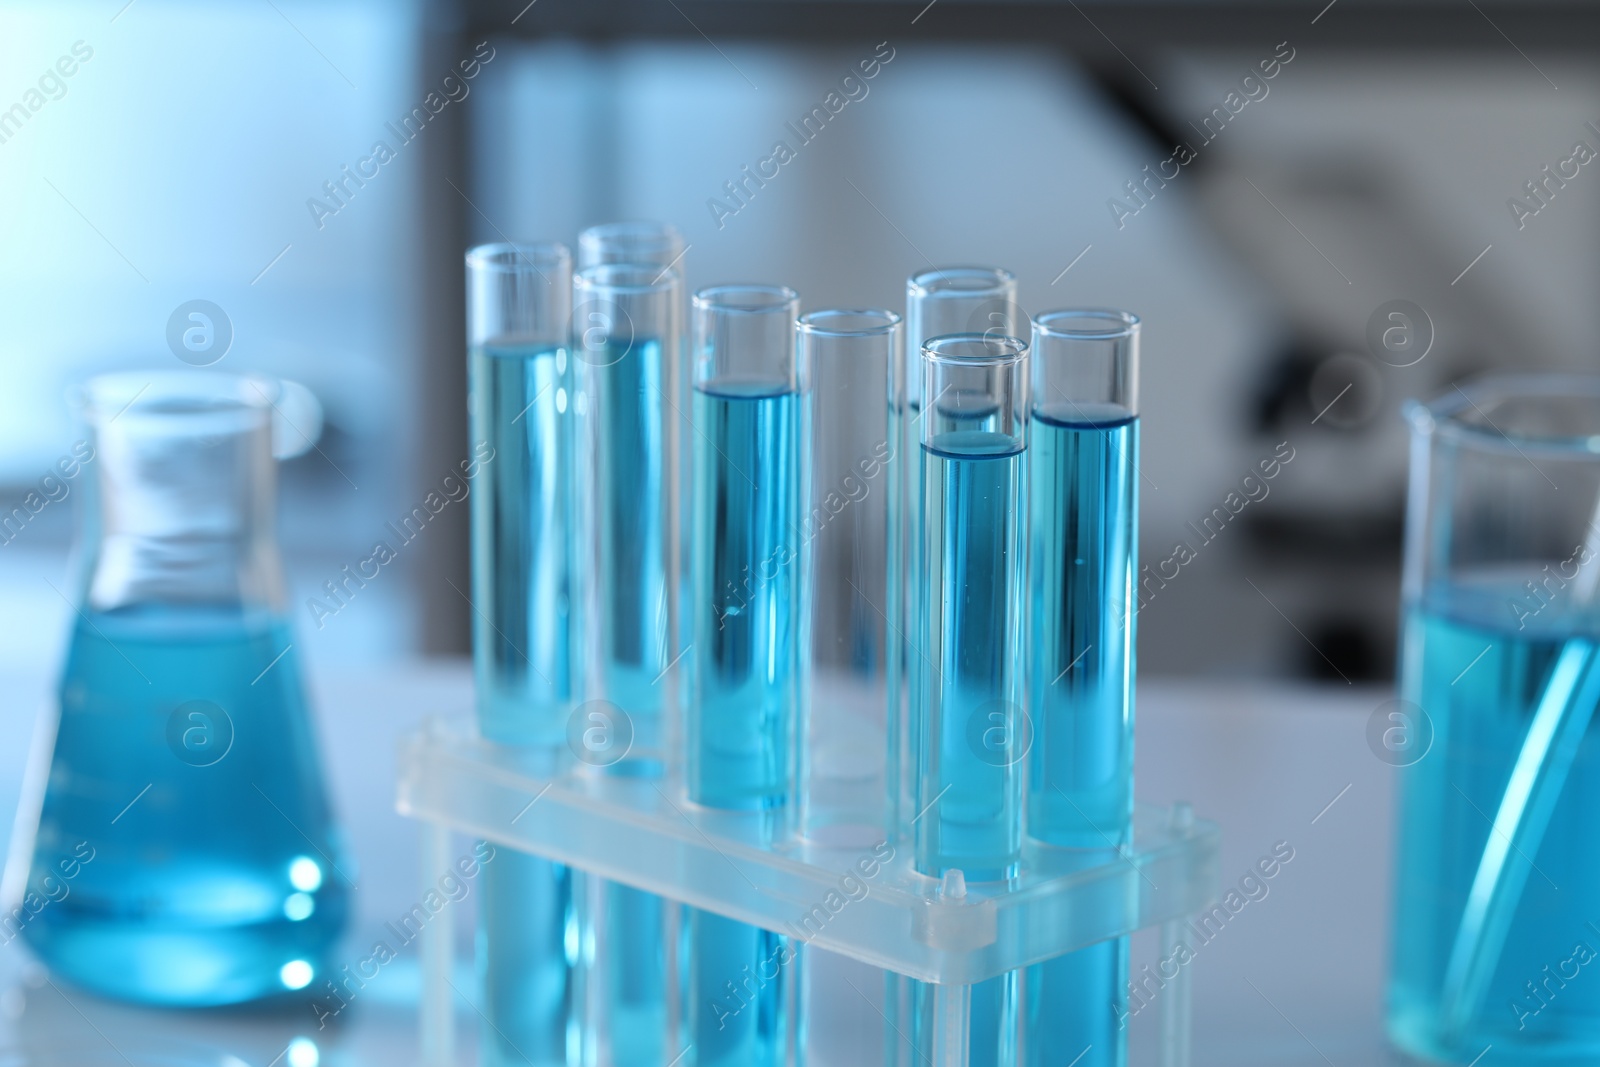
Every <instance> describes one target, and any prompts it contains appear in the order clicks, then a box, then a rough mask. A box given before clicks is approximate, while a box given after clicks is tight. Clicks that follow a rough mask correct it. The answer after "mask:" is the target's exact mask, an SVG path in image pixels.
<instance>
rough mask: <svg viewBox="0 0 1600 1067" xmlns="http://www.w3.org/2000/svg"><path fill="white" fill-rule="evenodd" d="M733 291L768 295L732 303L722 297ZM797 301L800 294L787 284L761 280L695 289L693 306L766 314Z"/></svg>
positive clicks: (703, 308)
mask: <svg viewBox="0 0 1600 1067" xmlns="http://www.w3.org/2000/svg"><path fill="white" fill-rule="evenodd" d="M736 293H747V294H750V295H751V296H754V295H756V294H760V295H763V296H766V297H769V298H770V299H767V300H763V301H761V302H760V303H736V302H730V301H728V300H726V299H725V298H726V297H730V296H732V295H734V294H736ZM799 304H800V294H799V293H797V292H795V291H794V290H793V289H791V288H789V287H788V286H787V285H768V284H765V283H763V282H727V283H724V284H721V285H708V286H706V287H705V288H704V289H696V290H695V294H694V306H695V310H697V311H715V312H718V313H719V314H743V315H770V314H773V313H774V312H783V311H786V310H789V311H792V310H793V309H795V308H798V307H799Z"/></svg>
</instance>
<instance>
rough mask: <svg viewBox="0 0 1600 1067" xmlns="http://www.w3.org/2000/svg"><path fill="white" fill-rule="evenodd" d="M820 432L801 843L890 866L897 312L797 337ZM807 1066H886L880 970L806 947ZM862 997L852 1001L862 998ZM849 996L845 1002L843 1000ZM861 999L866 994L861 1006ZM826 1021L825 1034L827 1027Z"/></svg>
mask: <svg viewBox="0 0 1600 1067" xmlns="http://www.w3.org/2000/svg"><path fill="white" fill-rule="evenodd" d="M798 337H799V344H800V358H801V362H802V363H803V365H804V366H805V368H806V373H807V374H808V375H809V376H810V379H811V404H812V417H813V419H814V420H815V422H816V425H817V426H818V427H819V430H818V431H817V432H815V433H813V434H812V436H811V448H810V451H809V454H808V455H807V457H806V464H807V466H808V467H809V468H810V478H811V493H810V503H809V506H808V507H807V509H806V516H805V520H804V537H805V541H806V544H807V545H808V546H809V548H810V556H809V558H810V562H811V581H810V588H811V614H812V625H811V662H810V673H809V676H808V686H807V689H808V691H807V693H806V700H805V704H804V708H803V720H802V726H801V731H800V733H801V744H800V778H799V782H800V814H799V828H800V832H801V833H802V834H803V835H804V836H805V837H807V838H809V839H810V840H812V841H815V842H818V843H821V844H824V845H827V846H830V847H836V848H844V849H850V850H852V851H855V852H858V853H859V854H862V855H874V856H876V857H877V858H878V859H879V860H887V859H889V858H892V857H893V855H894V849H895V845H896V841H895V837H894V830H893V825H894V824H893V821H892V817H891V808H890V797H889V776H888V767H889V758H890V755H889V753H890V748H889V743H888V741H889V732H888V700H889V693H890V682H891V680H892V679H893V677H894V675H895V673H896V672H897V671H898V663H897V661H896V660H895V658H894V657H895V655H896V653H897V649H898V638H899V631H898V629H897V628H896V627H895V626H894V625H892V624H891V623H890V621H889V614H890V612H891V611H892V609H891V607H890V603H891V601H890V600H889V593H890V573H891V570H890V567H891V564H892V562H893V560H894V559H895V556H896V554H895V553H892V552H891V551H890V526H889V521H890V516H891V514H893V513H894V511H895V510H896V509H895V508H893V507H891V506H890V501H891V499H892V498H893V497H892V494H893V489H892V488H891V480H890V479H891V463H892V457H893V454H894V451H895V449H896V447H897V446H896V443H895V438H894V436H893V435H894V429H895V423H894V421H893V418H892V401H893V399H894V395H895V391H894V381H895V378H896V377H897V372H898V371H899V367H900V363H899V361H900V346H901V337H902V323H901V319H900V316H899V315H897V314H895V313H894V312H893V311H884V310H878V309H869V310H827V311H813V312H811V313H809V314H807V315H805V316H803V317H802V318H801V319H800V323H799V327H798ZM795 951H796V952H797V953H799V954H800V956H801V958H802V959H803V964H802V966H801V968H800V974H801V981H800V983H799V991H798V992H799V996H798V999H799V1002H800V1004H801V1005H802V1011H803V1013H804V1015H805V1017H806V1018H808V1019H810V1020H811V1025H810V1026H809V1028H808V1030H807V1033H806V1056H807V1059H808V1061H809V1062H822V1063H883V1062H884V1052H885V1050H886V1049H887V1048H892V1047H893V1044H892V1043H893V1042H896V1041H897V1040H898V1039H897V1038H896V1037H895V1036H894V1033H893V1030H892V1028H891V1027H887V1026H885V1025H884V1024H883V1016H882V1015H881V1014H880V1013H881V1012H882V1010H883V1004H884V995H883V986H884V979H883V977H882V972H880V971H878V970H876V969H875V968H872V967H870V966H868V965H867V964H864V963H859V962H857V961H854V960H849V959H846V958H845V957H843V956H839V955H836V954H834V953H829V952H811V951H810V950H809V949H807V948H805V947H804V946H803V945H796V946H795ZM852 989H853V990H854V991H852ZM841 991H842V992H841ZM857 994H860V995H857ZM821 1013H825V1014H826V1022H827V1025H818V1022H819V1020H821V1019H823V1014H821Z"/></svg>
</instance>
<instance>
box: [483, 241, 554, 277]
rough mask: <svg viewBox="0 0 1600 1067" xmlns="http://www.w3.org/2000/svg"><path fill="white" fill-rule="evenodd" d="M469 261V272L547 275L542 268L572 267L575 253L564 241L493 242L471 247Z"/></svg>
mask: <svg viewBox="0 0 1600 1067" xmlns="http://www.w3.org/2000/svg"><path fill="white" fill-rule="evenodd" d="M466 262H467V269H468V270H469V271H472V270H476V271H494V272H495V273H498V274H525V273H528V272H529V271H533V272H535V273H538V274H543V271H541V270H540V268H541V267H545V266H548V267H553V268H560V267H562V266H564V265H565V266H569V267H570V265H571V263H572V252H571V250H569V249H568V248H567V246H566V245H564V244H562V243H561V242H560V241H491V242H489V243H488V244H481V245H474V246H473V247H472V248H469V249H467V254H466Z"/></svg>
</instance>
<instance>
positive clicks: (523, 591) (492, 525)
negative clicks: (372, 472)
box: [469, 343, 573, 744]
mask: <svg viewBox="0 0 1600 1067" xmlns="http://www.w3.org/2000/svg"><path fill="white" fill-rule="evenodd" d="M570 362H571V361H570V357H569V354H568V352H567V350H566V349H565V348H564V347H551V346H549V345H543V346H526V345H515V344H496V343H490V344H487V345H485V346H483V347H482V348H480V349H475V350H474V351H473V352H472V353H471V355H470V371H469V373H470V378H469V386H470V388H469V393H470V405H471V423H472V440H473V443H474V444H475V445H476V444H477V443H479V442H487V444H488V445H489V446H491V447H492V448H493V449H494V459H493V460H491V461H489V462H488V463H485V464H484V465H483V467H482V471H483V473H482V475H480V479H479V483H478V485H477V486H475V488H474V492H473V494H472V600H473V608H474V611H473V620H472V622H473V640H472V647H473V659H474V664H475V667H476V681H477V691H478V715H479V722H480V726H481V727H482V730H483V733H484V736H486V737H489V738H492V739H494V740H496V741H501V742H504V743H507V744H519V743H520V744H531V743H543V744H562V743H564V741H565V737H566V733H565V731H566V725H567V724H566V718H565V714H566V711H567V710H568V709H567V701H569V700H570V699H571V697H572V683H571V670H572V665H571V661H570V656H571V619H570V612H571V607H570V592H571V589H570V586H571V565H572V558H571V553H572V545H571V541H572V519H573V516H572V499H571V493H572V487H571V484H570V478H571V467H572V458H571V456H572V441H571V434H572V430H571V425H570V418H571V415H570V404H569V400H570V396H571V391H572V390H571V374H572V368H571V365H570Z"/></svg>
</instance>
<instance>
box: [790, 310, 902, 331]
mask: <svg viewBox="0 0 1600 1067" xmlns="http://www.w3.org/2000/svg"><path fill="white" fill-rule="evenodd" d="M845 316H856V317H859V318H862V319H871V320H873V324H872V325H871V326H864V327H862V328H860V329H844V328H842V327H838V326H828V325H824V324H823V322H822V321H821V320H822V319H824V318H829V317H839V318H843V317H845ZM903 321H904V320H903V318H902V317H901V315H900V314H899V313H898V312H895V311H890V310H889V309H888V308H819V309H818V310H816V311H808V312H806V313H805V314H804V315H802V316H800V318H799V319H798V320H797V321H796V323H795V329H796V330H798V331H800V333H802V334H804V335H806V336H810V337H878V336H883V335H886V334H892V333H894V332H895V331H896V330H898V329H899V328H900V325H901V323H902V322H903Z"/></svg>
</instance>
